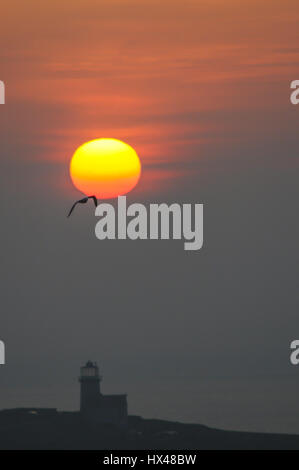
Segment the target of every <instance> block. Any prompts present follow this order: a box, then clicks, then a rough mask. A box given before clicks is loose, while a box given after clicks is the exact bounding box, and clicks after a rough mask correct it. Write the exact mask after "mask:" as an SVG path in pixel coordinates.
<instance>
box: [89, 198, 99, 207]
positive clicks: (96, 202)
mask: <svg viewBox="0 0 299 470" xmlns="http://www.w3.org/2000/svg"><path fill="white" fill-rule="evenodd" d="M89 199H93V202H94V205H95V206H96V207H98V200H97V198H96V197H95V196H89Z"/></svg>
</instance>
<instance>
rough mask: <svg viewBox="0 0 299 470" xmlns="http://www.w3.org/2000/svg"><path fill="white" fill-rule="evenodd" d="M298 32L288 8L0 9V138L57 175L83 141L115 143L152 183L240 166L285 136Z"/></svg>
mask: <svg viewBox="0 0 299 470" xmlns="http://www.w3.org/2000/svg"><path fill="white" fill-rule="evenodd" d="M298 23H299V7H298V2H297V0H296V1H295V0H294V1H293V0H271V1H269V0H258V1H256V0H242V1H239V0H210V1H209V2H206V1H200V0H185V1H182V0H171V1H169V0H165V1H163V2H161V1H156V0H150V1H149V0H142V1H140V0H101V1H95V0H74V1H72V2H69V0H54V1H51V2H48V3H45V2H40V1H38V0H28V1H26V2H21V1H20V0H18V1H16V0H12V1H10V2H6V4H5V5H2V6H1V16H0V43H1V69H0V71H1V77H0V78H1V79H2V80H4V81H5V83H6V87H7V105H6V111H5V113H6V117H5V120H4V118H3V116H0V119H1V128H2V133H3V135H2V137H3V136H4V137H3V138H7V139H11V135H15V141H16V142H17V143H18V144H19V145H20V146H22V145H24V146H26V149H27V150H26V152H24V153H23V152H20V151H16V153H17V154H18V156H17V158H20V159H25V160H26V159H29V160H35V159H38V160H39V161H40V160H42V161H43V160H45V161H58V162H65V163H66V165H68V163H69V160H70V158H71V155H72V153H73V151H74V150H75V149H76V148H77V147H78V146H79V145H80V144H82V143H83V142H85V141H88V140H91V139H95V138H99V137H114V138H117V139H121V140H124V141H125V142H128V143H129V144H130V145H131V146H133V147H134V148H135V149H136V151H137V153H138V154H139V156H140V158H141V160H142V164H143V168H144V169H145V170H146V171H145V172H144V175H145V176H144V178H148V183H149V182H150V181H151V182H152V184H153V185H155V183H157V182H158V181H159V180H161V178H162V179H163V178H164V179H165V180H169V177H173V178H178V177H182V176H183V175H184V174H185V173H186V174H188V171H190V169H191V170H192V165H193V163H194V162H196V164H198V162H206V163H205V164H208V165H210V164H211V159H212V160H213V158H215V159H216V160H217V159H220V160H221V159H223V158H226V157H223V155H229V153H230V152H231V150H232V147H233V148H236V146H237V147H238V146H239V147H238V149H237V153H238V154H239V155H240V158H242V148H244V147H246V145H247V144H248V142H251V141H252V140H254V139H256V140H259V139H263V138H265V139H266V140H267V139H269V138H271V134H273V132H274V134H276V133H277V132H278V131H283V130H284V129H285V128H286V129H289V128H290V126H292V124H289V122H288V124H286V122H285V119H281V116H282V115H284V114H287V113H291V112H292V111H293V110H290V107H289V83H290V81H291V80H293V79H296V78H298V76H296V73H297V71H298V66H297V64H298V59H299V47H298V30H299V28H298ZM297 75H298V73H297ZM269 117H270V118H269ZM289 118H290V116H288V119H289ZM269 119H270V120H269ZM288 119H287V120H288ZM291 122H292V121H291V119H290V123H291ZM30 148H31V151H30ZM223 149H225V152H224V151H223ZM158 184H159V183H158Z"/></svg>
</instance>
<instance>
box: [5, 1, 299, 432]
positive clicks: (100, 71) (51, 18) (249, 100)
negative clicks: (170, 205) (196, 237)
mask: <svg viewBox="0 0 299 470" xmlns="http://www.w3.org/2000/svg"><path fill="white" fill-rule="evenodd" d="M298 31H299V6H298V1H297V0H296V1H291V0H271V2H269V1H266V0H258V1H257V0H243V1H242V2H240V1H237V0H225V1H224V0H210V1H209V2H204V1H201V0H194V1H192V0H184V1H182V0H172V1H169V0H165V1H164V2H161V1H160V0H159V1H156V0H150V1H149V0H143V1H142V2H141V1H137V0H132V1H128V0H102V1H101V2H96V1H94V0H74V1H72V2H69V1H67V0H59V1H58V0H53V1H51V2H50V3H48V4H45V3H44V2H39V1H37V0H28V1H26V2H21V1H20V0H19V1H16V0H11V1H10V2H8V3H6V4H5V5H1V11H0V44H1V50H0V65H1V67H0V79H1V80H3V81H4V82H5V84H6V104H5V105H4V106H0V155H1V172H0V178H1V207H2V209H1V221H2V223H1V231H0V233H1V247H2V250H1V251H2V256H1V258H2V261H1V267H2V269H1V273H2V274H1V286H2V294H1V318H0V339H2V340H3V341H4V342H5V344H6V352H7V364H6V365H5V366H1V369H0V384H1V385H0V408H7V407H16V406H55V407H58V408H60V409H77V408H78V406H79V384H78V383H77V382H76V379H77V375H78V373H79V367H80V365H81V363H82V362H83V361H85V360H87V359H89V358H90V359H92V360H97V361H98V362H99V364H100V366H101V368H102V372H103V375H104V379H105V380H104V382H103V387H102V389H103V392H104V393H105V392H106V393H123V392H127V393H128V403H129V411H130V413H132V414H141V415H143V416H145V417H160V418H169V419H180V420H183V421H193V422H201V423H203V424H208V425H213V426H218V427H222V428H230V429H251V430H267V431H276V432H280V431H281V432H297V433H299V418H298V416H299V402H298V392H299V366H298V367H297V368H296V367H294V366H291V365H290V362H289V343H290V341H291V340H293V339H298V337H299V321H298V303H299V302H298V274H299V273H298V261H299V257H298V239H299V238H298V236H299V230H298V229H299V226H298V225H299V224H298V176H299V174H298V173H299V171H298V151H299V139H298V123H299V105H298V106H294V105H291V103H290V82H291V81H292V80H295V79H299V71H298V60H299V46H298V44H299V41H298V40H299V33H298ZM99 137H114V138H118V139H121V140H124V141H125V142H127V143H129V144H130V145H132V146H133V147H134V148H135V150H136V151H137V153H138V154H139V156H140V159H141V162H142V168H143V172H142V177H141V180H140V182H139V184H138V186H137V187H136V189H135V190H134V191H132V192H131V193H130V195H129V197H128V199H129V202H144V203H146V204H149V203H151V202H159V201H161V202H180V203H183V202H190V203H195V202H197V203H203V204H204V247H203V249H202V250H200V251H199V252H186V251H184V249H183V242H181V241H175V242H174V241H140V242H137V241H135V242H132V241H109V242H108V241H105V242H101V241H99V240H97V239H96V237H95V235H94V226H95V223H96V219H95V217H94V215H93V211H92V210H91V207H86V206H83V207H82V208H81V207H80V209H82V210H78V212H77V213H76V214H74V217H72V218H71V219H67V218H66V214H67V211H68V210H69V208H70V206H71V204H72V203H73V201H74V200H75V199H76V198H78V197H80V193H79V192H78V191H76V190H75V188H74V187H73V186H72V183H71V181H70V178H69V172H68V165H69V162H70V158H71V156H72V154H73V152H74V151H75V149H76V148H77V147H78V146H79V145H80V144H82V143H83V142H85V141H88V140H91V139H95V138H99ZM83 209H84V210H83ZM85 209H86V210H85ZM296 417H297V418H296Z"/></svg>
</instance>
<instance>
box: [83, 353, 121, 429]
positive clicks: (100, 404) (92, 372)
mask: <svg viewBox="0 0 299 470" xmlns="http://www.w3.org/2000/svg"><path fill="white" fill-rule="evenodd" d="M101 380H102V377H101V376H100V373H99V368H98V365H97V363H96V362H92V361H87V362H86V364H85V365H84V366H82V367H81V368H80V377H79V382H80V412H81V414H82V415H83V416H84V417H85V418H87V419H88V420H90V421H96V422H99V423H103V424H112V425H115V426H117V427H126V426H127V422H128V407H127V395H126V394H123V395H103V394H102V393H101V389H100V382H101Z"/></svg>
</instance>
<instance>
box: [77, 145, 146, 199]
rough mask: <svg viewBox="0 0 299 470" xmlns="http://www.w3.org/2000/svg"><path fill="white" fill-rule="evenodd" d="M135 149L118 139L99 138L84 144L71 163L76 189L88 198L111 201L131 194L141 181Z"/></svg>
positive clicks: (139, 164) (139, 165)
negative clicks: (94, 197)
mask: <svg viewBox="0 0 299 470" xmlns="http://www.w3.org/2000/svg"><path fill="white" fill-rule="evenodd" d="M140 173H141V163H140V160H139V157H138V155H137V153H136V152H135V150H134V149H133V148H132V147H131V146H130V145H128V144H126V143H125V142H122V141H121V140H117V139H96V140H91V141H90V142H86V143H85V144H83V145H81V146H80V147H79V148H78V149H77V150H76V152H75V153H74V155H73V157H72V160H71V163H70V175H71V179H72V181H73V183H74V186H75V187H76V188H77V189H79V191H81V192H82V193H84V194H85V195H86V196H90V195H94V196H96V198H97V199H110V198H114V197H117V196H122V195H124V194H127V193H128V192H129V191H131V190H132V189H133V188H134V187H135V186H136V184H137V183H138V180H139V178H140Z"/></svg>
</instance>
